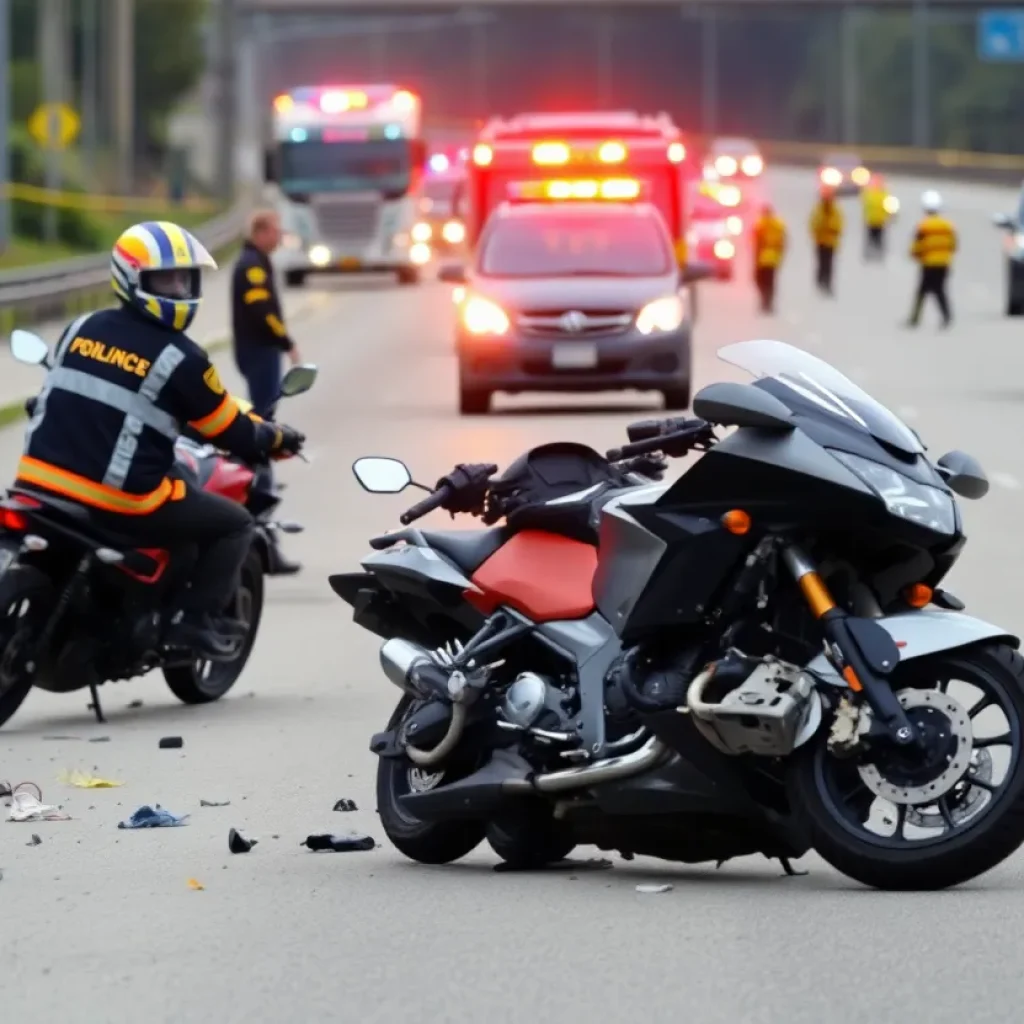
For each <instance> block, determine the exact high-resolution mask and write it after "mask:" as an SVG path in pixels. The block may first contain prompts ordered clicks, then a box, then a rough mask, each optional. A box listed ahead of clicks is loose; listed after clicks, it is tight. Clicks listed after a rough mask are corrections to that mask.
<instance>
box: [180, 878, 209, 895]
mask: <svg viewBox="0 0 1024 1024" xmlns="http://www.w3.org/2000/svg"><path fill="white" fill-rule="evenodd" d="M185 884H186V885H187V886H188V887H189V888H190V889H191V890H192V891H193V892H202V891H203V890H204V889H205V888H206V886H205V885H203V883H202V882H200V881H199V879H197V878H190V879H189V880H188V881H187V882H186V883H185Z"/></svg>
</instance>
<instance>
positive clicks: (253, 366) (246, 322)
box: [231, 210, 300, 419]
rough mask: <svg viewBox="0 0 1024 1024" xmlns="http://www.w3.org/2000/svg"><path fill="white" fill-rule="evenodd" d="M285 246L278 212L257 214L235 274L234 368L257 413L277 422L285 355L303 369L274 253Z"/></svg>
mask: <svg viewBox="0 0 1024 1024" xmlns="http://www.w3.org/2000/svg"><path fill="white" fill-rule="evenodd" d="M280 241H281V220H280V218H279V217H278V215H277V213H276V212H275V211H274V210H257V211H256V212H255V213H254V214H253V215H252V218H251V220H250V222H249V235H248V238H247V239H246V241H245V244H244V245H243V246H242V252H241V255H240V256H239V257H238V262H237V263H236V264H235V269H234V272H233V273H232V275H231V326H232V333H233V335H234V343H235V363H236V364H237V366H238V369H239V372H240V373H241V374H242V376H243V377H244V378H245V382H246V384H248V386H249V401H250V402H252V406H253V412H255V413H256V415H257V416H262V417H263V418H264V419H273V415H274V406H275V404H276V403H277V398H278V395H279V393H280V389H281V356H282V354H284V355H287V356H288V358H289V359H290V360H291V362H292V364H293V365H294V364H298V362H299V361H300V359H299V350H298V349H297V348H296V346H295V342H293V341H292V340H291V338H289V337H288V332H287V330H285V326H284V318H283V314H282V312H281V303H280V301H279V300H278V296H277V288H276V287H275V285H274V273H273V268H272V267H271V264H270V254H271V253H272V252H273V251H274V250H275V249H276V248H277V247H278V245H279V244H280Z"/></svg>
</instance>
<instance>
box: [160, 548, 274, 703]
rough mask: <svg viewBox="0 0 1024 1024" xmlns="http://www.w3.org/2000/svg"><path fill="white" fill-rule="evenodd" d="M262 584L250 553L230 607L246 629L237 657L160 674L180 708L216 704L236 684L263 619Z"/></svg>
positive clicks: (258, 566) (255, 559)
mask: <svg viewBox="0 0 1024 1024" xmlns="http://www.w3.org/2000/svg"><path fill="white" fill-rule="evenodd" d="M263 583H264V580H263V560H262V559H261V558H260V555H259V552H258V551H256V550H255V549H253V550H252V551H250V552H249V555H248V557H247V558H246V560H245V563H244V564H243V565H242V573H241V578H240V581H239V587H238V590H237V591H236V592H235V597H234V600H233V607H232V612H233V614H234V616H235V617H236V618H237V619H239V620H240V621H242V622H245V623H247V624H248V626H249V631H248V632H247V633H246V635H245V639H244V640H243V641H242V646H241V648H240V650H239V652H238V655H237V656H236V657H235V658H234V659H232V660H231V661H206V660H203V659H197V660H196V661H194V662H192V663H190V664H188V665H168V666H167V667H166V668H165V669H164V670H163V673H164V679H165V680H166V681H167V685H168V687H170V690H171V693H173V694H174V696H175V697H177V698H178V700H180V701H181V702H182V703H183V704H211V703H212V702H213V701H215V700H220V698H221V697H223V696H224V694H226V693H227V692H228V690H230V689H231V687H232V686H234V685H235V683H237V682H238V679H239V677H240V676H241V674H242V671H243V670H244V668H245V666H246V663H247V662H248V660H249V655H250V654H252V648H253V644H254V643H255V642H256V634H257V633H258V632H259V628H260V619H261V618H262V616H263Z"/></svg>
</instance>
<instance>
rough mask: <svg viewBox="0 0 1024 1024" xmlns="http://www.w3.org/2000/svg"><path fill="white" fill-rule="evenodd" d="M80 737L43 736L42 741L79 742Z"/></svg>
mask: <svg viewBox="0 0 1024 1024" xmlns="http://www.w3.org/2000/svg"><path fill="white" fill-rule="evenodd" d="M81 738H82V737H81V736H44V737H43V739H44V740H80V739H81Z"/></svg>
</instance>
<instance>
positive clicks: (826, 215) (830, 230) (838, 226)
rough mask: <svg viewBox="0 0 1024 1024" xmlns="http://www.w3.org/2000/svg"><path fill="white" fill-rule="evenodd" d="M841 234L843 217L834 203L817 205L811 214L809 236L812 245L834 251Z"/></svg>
mask: <svg viewBox="0 0 1024 1024" xmlns="http://www.w3.org/2000/svg"><path fill="white" fill-rule="evenodd" d="M842 233H843V215H842V213H841V212H840V210H839V207H838V206H836V204H835V203H832V204H831V205H829V206H826V205H825V204H824V203H818V205H817V206H815V207H814V213H812V214H811V235H812V236H813V237H814V244H815V245H821V246H824V247H825V248H826V249H835V248H836V246H838V245H839V236H840V235H841V234H842Z"/></svg>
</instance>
